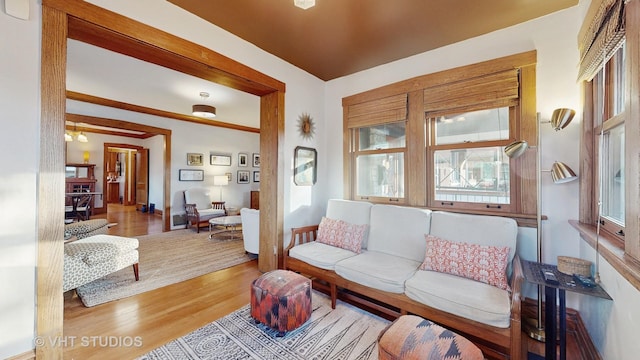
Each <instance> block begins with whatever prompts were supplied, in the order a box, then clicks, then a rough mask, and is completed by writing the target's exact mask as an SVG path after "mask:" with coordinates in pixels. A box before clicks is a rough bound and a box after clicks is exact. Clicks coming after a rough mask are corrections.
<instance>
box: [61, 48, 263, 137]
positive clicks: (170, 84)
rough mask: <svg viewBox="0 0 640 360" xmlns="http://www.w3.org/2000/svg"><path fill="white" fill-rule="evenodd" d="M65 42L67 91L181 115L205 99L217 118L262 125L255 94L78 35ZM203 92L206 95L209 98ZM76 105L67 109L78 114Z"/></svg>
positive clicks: (252, 125)
mask: <svg viewBox="0 0 640 360" xmlns="http://www.w3.org/2000/svg"><path fill="white" fill-rule="evenodd" d="M68 44H69V45H68V48H67V57H68V58H67V90H71V91H75V92H79V93H85V94H89V95H93V96H98V97H103V98H107V99H110V100H116V101H121V102H125V103H129V104H134V105H139V106H145V107H150V108H154V109H159V110H164V111H170V112H175V113H179V114H185V115H191V106H192V105H193V104H196V103H203V104H207V105H211V106H215V107H216V112H217V116H216V117H215V120H216V121H221V122H227V123H233V124H239V125H243V126H249V127H254V128H259V127H260V98H259V97H257V96H255V95H251V94H247V93H245V92H242V91H238V90H234V89H231V88H228V87H225V86H221V85H218V84H216V83H213V82H210V81H207V80H203V79H200V78H197V77H193V76H190V75H186V74H183V73H180V72H177V71H174V70H171V69H167V68H164V67H161V66H158V65H155V64H151V63H148V62H144V61H140V60H138V59H135V58H132V57H129V56H125V55H122V54H119V53H115V52H112V51H109V50H105V49H102V48H99V47H96V46H93V45H89V44H86V43H83V42H79V41H76V40H71V39H70V40H69V43H68ZM201 91H205V92H208V93H209V94H210V95H209V98H208V99H207V100H205V101H203V100H202V98H201V97H200V95H199V94H200V92H201ZM75 104H76V103H75V102H73V101H71V102H68V104H67V112H69V113H74V114H82V110H80V108H79V107H74V105H75ZM119 113H122V112H119ZM107 116H108V115H107ZM117 120H125V121H128V120H129V119H122V118H118V119H117Z"/></svg>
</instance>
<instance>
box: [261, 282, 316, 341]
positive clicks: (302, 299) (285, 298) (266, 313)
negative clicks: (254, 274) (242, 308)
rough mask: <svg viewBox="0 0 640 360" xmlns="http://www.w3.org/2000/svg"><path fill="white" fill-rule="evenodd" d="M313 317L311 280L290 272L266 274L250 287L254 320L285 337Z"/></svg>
mask: <svg viewBox="0 0 640 360" xmlns="http://www.w3.org/2000/svg"><path fill="white" fill-rule="evenodd" d="M310 316H311V280H309V279H308V278H306V277H304V276H302V275H299V274H296V273H294V272H293V271H288V270H274V271H270V272H268V273H265V274H263V275H262V276H260V277H259V278H257V279H255V280H254V281H253V283H252V284H251V317H252V318H254V319H255V320H256V322H260V323H263V324H264V325H266V326H268V327H270V328H272V329H274V330H277V331H278V332H279V333H280V334H279V335H283V333H284V332H286V331H291V330H294V329H297V328H298V327H300V325H302V324H304V323H305V322H306V321H307V320H309V317H310Z"/></svg>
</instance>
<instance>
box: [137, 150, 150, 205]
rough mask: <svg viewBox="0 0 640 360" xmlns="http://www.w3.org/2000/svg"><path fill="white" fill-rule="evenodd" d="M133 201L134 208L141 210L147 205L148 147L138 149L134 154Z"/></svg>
mask: <svg viewBox="0 0 640 360" xmlns="http://www.w3.org/2000/svg"><path fill="white" fill-rule="evenodd" d="M135 157H136V170H135V184H136V192H135V202H136V209H137V210H142V206H143V205H144V206H145V208H146V207H148V206H149V149H140V150H138V151H137V152H136V154H135Z"/></svg>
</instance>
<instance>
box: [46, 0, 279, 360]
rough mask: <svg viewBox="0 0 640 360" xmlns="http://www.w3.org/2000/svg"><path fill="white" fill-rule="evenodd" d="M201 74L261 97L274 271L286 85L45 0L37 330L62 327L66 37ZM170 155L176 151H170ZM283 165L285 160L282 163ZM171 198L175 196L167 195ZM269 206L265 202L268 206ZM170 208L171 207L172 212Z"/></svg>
mask: <svg viewBox="0 0 640 360" xmlns="http://www.w3.org/2000/svg"><path fill="white" fill-rule="evenodd" d="M68 38H73V39H77V40H80V41H84V42H88V43H91V44H94V45H97V46H100V47H104V48H107V49H109V50H112V51H117V52H119V53H122V54H125V55H128V56H133V57H136V58H138V59H141V60H144V61H148V62H152V63H155V64H158V65H161V66H165V67H168V68H171V69H174V70H177V71H180V72H183V73H187V74H190V75H193V76H198V77H200V78H203V79H207V80H210V81H213V82H216V83H219V84H223V85H225V86H228V87H231V88H234V89H238V90H241V91H245V92H247V93H251V94H254V95H257V96H260V97H261V101H260V128H261V136H260V151H261V154H262V159H261V177H262V179H261V180H262V181H261V184H260V189H261V191H260V204H261V206H269V209H273V210H275V211H268V212H267V211H263V212H261V213H262V214H263V216H261V217H260V242H261V245H260V246H261V249H266V250H267V251H265V252H262V251H261V253H260V255H259V260H258V261H259V268H260V270H261V271H263V272H264V271H269V270H273V269H275V268H277V267H278V264H279V263H280V262H281V261H282V248H283V246H282V245H283V244H282V241H283V239H282V236H283V204H282V199H283V189H284V180H283V175H282V166H283V165H281V164H283V163H284V159H283V153H284V151H283V139H284V92H285V84H284V83H282V82H280V81H278V80H276V79H273V78H271V77H269V76H267V75H265V74H262V73H260V72H258V71H256V70H254V69H251V68H249V67H247V66H246V65H243V64H241V63H238V62H237V61H235V60H232V59H229V58H227V57H225V56H223V55H221V54H218V53H216V52H214V51H212V50H210V49H208V48H205V47H203V46H200V45H198V44H195V43H192V42H189V41H186V40H184V39H181V38H178V37H176V36H174V35H171V34H169V33H166V32H163V31H160V30H158V29H155V28H152V27H150V26H148V25H145V24H142V23H139V22H137V21H134V20H131V19H129V18H126V17H124V16H122V15H119V14H117V13H114V12H111V11H108V10H105V9H102V8H100V7H98V6H95V5H92V4H90V3H87V2H85V1H81V0H43V2H42V39H41V87H40V91H41V94H40V95H41V99H42V100H41V106H42V107H41V117H40V125H41V126H40V130H41V132H42V134H43V136H41V141H40V149H41V151H40V168H39V174H38V183H39V189H38V199H37V203H38V206H37V207H36V208H37V209H38V210H37V211H38V249H37V252H38V256H37V259H38V260H37V267H36V272H37V276H36V298H37V299H36V300H37V301H36V335H37V336H40V337H42V338H45V339H54V338H60V337H61V336H62V335H63V333H62V331H63V305H64V302H63V298H62V292H61V291H60V289H61V288H62V269H63V261H64V260H63V249H64V248H63V232H64V225H63V224H64V221H63V219H64V213H63V211H62V209H64V171H63V170H64V141H63V135H64V127H65V98H66V88H65V87H66V83H65V81H66V76H65V74H66V65H67V57H66V49H67V39H68ZM167 157H168V158H170V157H171V154H170V153H168V154H167ZM279 164H280V165H279ZM165 172H168V173H169V174H168V176H169V177H170V176H171V174H170V172H171V169H170V168H169V167H167V168H165ZM167 198H168V199H169V197H167ZM262 204H264V205H262ZM167 213H170V212H167ZM45 343H46V345H45V346H41V347H37V348H36V349H35V351H36V356H37V357H38V358H43V359H48V358H56V359H60V358H62V357H63V355H62V350H63V349H62V347H59V346H55V344H53V342H45Z"/></svg>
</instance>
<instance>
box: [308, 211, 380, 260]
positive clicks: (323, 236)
mask: <svg viewBox="0 0 640 360" xmlns="http://www.w3.org/2000/svg"><path fill="white" fill-rule="evenodd" d="M367 227H368V226H367V225H354V224H350V223H348V222H346V221H342V220H336V219H330V218H326V217H322V220H321V221H320V225H319V226H318V238H317V239H316V241H317V242H319V243H323V244H327V245H331V246H337V247H339V248H342V249H345V250H349V251H353V252H355V253H360V252H361V251H362V240H363V239H364V235H365V232H366V231H367Z"/></svg>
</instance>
